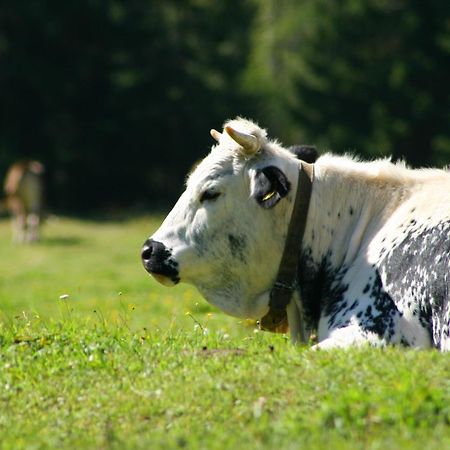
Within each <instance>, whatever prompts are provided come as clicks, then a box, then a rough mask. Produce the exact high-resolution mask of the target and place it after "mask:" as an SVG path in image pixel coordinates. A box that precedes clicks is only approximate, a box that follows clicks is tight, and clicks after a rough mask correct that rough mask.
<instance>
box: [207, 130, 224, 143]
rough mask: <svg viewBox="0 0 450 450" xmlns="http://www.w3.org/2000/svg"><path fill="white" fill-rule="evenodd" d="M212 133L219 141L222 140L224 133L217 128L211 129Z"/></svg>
mask: <svg viewBox="0 0 450 450" xmlns="http://www.w3.org/2000/svg"><path fill="white" fill-rule="evenodd" d="M210 134H211V136H212V137H213V138H214V139H215V140H216V141H217V142H219V141H220V138H221V137H222V134H221V133H219V132H218V131H217V130H215V129H214V128H213V129H212V130H210Z"/></svg>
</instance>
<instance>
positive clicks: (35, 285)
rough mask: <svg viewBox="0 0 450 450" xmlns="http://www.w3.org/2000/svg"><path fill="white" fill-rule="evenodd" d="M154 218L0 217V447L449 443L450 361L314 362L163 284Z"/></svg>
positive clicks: (345, 357) (406, 356)
mask: <svg viewBox="0 0 450 450" xmlns="http://www.w3.org/2000/svg"><path fill="white" fill-rule="evenodd" d="M159 221H160V218H151V217H146V218H141V219H132V220H128V221H124V222H90V221H80V220H69V219H59V220H52V221H51V222H49V223H47V225H46V227H45V230H44V239H43V241H42V242H41V243H39V244H37V245H33V246H16V245H13V244H11V243H10V234H9V224H8V223H7V222H6V221H0V273H1V274H2V276H1V281H0V309H1V316H0V448H2V449H14V450H15V449H20V448H30V449H41V448H42V449H46V448H58V449H62V448H67V449H73V448H93V449H107V448H114V449H116V448H117V449H126V448H130V449H134V448H136V449H153V448H160V449H170V448H192V449H197V448H199V449H208V450H209V449H228V448H245V449H262V448H264V449H266V448H267V449H273V448H277V449H298V448H314V449H316V448H318V449H374V450H375V449H384V448H389V449H399V448H400V449H425V448H426V449H427V450H428V449H431V450H434V449H436V450H437V449H444V448H448V447H449V445H450V358H449V357H448V355H446V354H441V353H438V352H436V351H414V350H406V349H402V348H397V349H395V348H388V349H384V350H377V349H369V348H366V349H359V350H355V349H353V350H350V351H342V350H341V351H333V352H323V351H322V352H312V351H310V350H309V349H307V348H304V347H295V346H292V345H291V343H290V342H289V339H288V338H287V336H284V335H274V334H270V333H263V332H259V331H257V330H255V326H254V324H253V323H252V322H246V321H245V320H238V319H234V318H230V317H228V316H225V315H224V314H222V313H220V312H219V311H218V310H216V309H215V308H213V307H211V306H210V305H208V304H207V303H206V302H205V301H204V300H203V299H202V298H201V297H200V295H199V294H198V293H197V292H196V291H195V289H193V288H191V287H189V286H183V285H180V286H177V287H175V288H171V289H168V288H163V287H160V286H159V285H158V284H157V283H155V282H154V281H153V280H152V279H151V278H150V277H149V276H148V275H147V274H146V273H145V271H144V269H143V268H142V267H141V263H140V258H139V254H140V248H141V245H142V243H143V241H144V240H145V239H146V237H148V235H150V234H151V232H152V230H154V229H155V227H157V225H158V223H159Z"/></svg>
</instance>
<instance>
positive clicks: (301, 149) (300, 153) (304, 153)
mask: <svg viewBox="0 0 450 450" xmlns="http://www.w3.org/2000/svg"><path fill="white" fill-rule="evenodd" d="M288 150H289V151H290V152H291V153H293V154H294V155H295V156H296V157H297V158H298V159H301V160H302V161H305V162H307V163H309V164H314V163H315V162H316V159H317V158H318V157H319V154H318V153H317V148H316V147H315V146H314V145H293V146H291V147H289V148H288Z"/></svg>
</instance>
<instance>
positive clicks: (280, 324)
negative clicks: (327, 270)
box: [260, 162, 314, 332]
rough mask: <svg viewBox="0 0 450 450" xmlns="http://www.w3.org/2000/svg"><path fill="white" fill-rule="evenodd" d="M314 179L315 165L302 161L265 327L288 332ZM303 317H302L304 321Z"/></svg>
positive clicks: (262, 323)
mask: <svg viewBox="0 0 450 450" xmlns="http://www.w3.org/2000/svg"><path fill="white" fill-rule="evenodd" d="M313 179H314V164H308V163H305V162H301V163H300V168H299V173H298V183H297V193H296V196H295V203H294V208H293V210H292V214H291V220H290V222H289V227H288V234H287V236H286V241H285V243H284V251H283V256H282V257H281V262H280V266H279V268H278V274H277V278H276V281H275V283H274V285H273V287H272V290H271V291H270V300H269V312H268V313H267V314H266V315H265V316H264V317H263V318H262V319H261V321H260V327H261V329H262V330H268V331H274V332H286V331H287V328H288V322H287V312H286V307H287V305H288V304H289V303H290V301H291V298H292V294H293V293H294V291H295V290H296V289H298V281H297V266H298V258H299V254H300V249H301V246H302V241H303V235H304V233H305V228H306V218H307V216H308V209H309V203H310V200H311V191H312V184H313ZM302 321H303V317H300V323H302Z"/></svg>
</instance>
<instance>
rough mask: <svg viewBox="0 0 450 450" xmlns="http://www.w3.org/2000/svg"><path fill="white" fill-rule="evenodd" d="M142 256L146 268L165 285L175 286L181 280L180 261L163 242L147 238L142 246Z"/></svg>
mask: <svg viewBox="0 0 450 450" xmlns="http://www.w3.org/2000/svg"><path fill="white" fill-rule="evenodd" d="M141 258H142V264H143V265H144V267H145V270H146V271H147V272H148V273H149V274H150V275H151V276H152V277H153V278H155V280H156V281H158V282H159V283H161V284H163V285H164V286H173V285H174V284H177V283H178V282H179V281H180V277H179V274H178V263H177V262H176V261H175V260H174V259H173V258H172V254H171V252H170V250H169V249H168V248H167V247H166V246H165V245H164V244H163V243H162V242H158V241H154V240H153V239H147V241H145V243H144V246H143V247H142V252H141Z"/></svg>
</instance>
